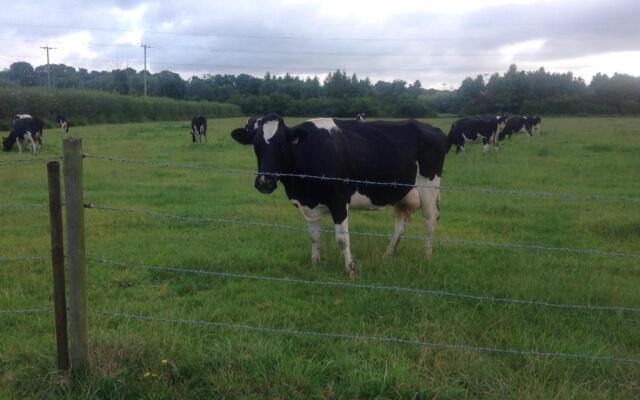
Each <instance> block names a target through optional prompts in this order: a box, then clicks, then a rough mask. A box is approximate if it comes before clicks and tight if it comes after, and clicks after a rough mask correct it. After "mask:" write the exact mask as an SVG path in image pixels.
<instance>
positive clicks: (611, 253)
mask: <svg viewBox="0 0 640 400" xmlns="http://www.w3.org/2000/svg"><path fill="white" fill-rule="evenodd" d="M85 207H86V208H89V209H95V210H103V211H114V212H124V213H138V214H146V215H149V216H153V217H159V218H165V219H173V220H176V221H182V222H200V223H223V224H233V225H249V226H260V227H268V228H277V229H285V230H292V231H300V232H307V231H308V228H307V227H303V226H299V225H288V224H276V223H270V222H260V221H247V220H238V219H233V218H218V217H194V216H179V215H175V214H169V213H164V212H159V211H153V210H143V209H137V208H119V207H107V206H99V205H95V204H90V203H89V204H85ZM320 232H323V233H334V232H335V231H334V230H332V229H324V228H323V229H320ZM349 234H350V235H355V236H369V237H384V238H390V237H391V236H392V234H390V233H383V232H366V231H351V230H350V231H349ZM402 238H405V239H411V240H424V237H423V236H421V235H402ZM434 241H435V242H436V243H443V244H453V245H463V246H475V247H491V248H504V249H523V250H535V251H546V252H561V253H572V254H588V255H593V256H603V257H627V258H640V254H635V253H626V252H620V251H604V250H598V249H589V248H571V247H553V246H543V245H537V244H524V243H493V242H485V241H476V240H465V239H439V238H435V239H434Z"/></svg>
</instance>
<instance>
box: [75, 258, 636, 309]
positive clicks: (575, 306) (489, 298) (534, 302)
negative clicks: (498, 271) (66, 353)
mask: <svg viewBox="0 0 640 400" xmlns="http://www.w3.org/2000/svg"><path fill="white" fill-rule="evenodd" d="M87 259H88V260H89V261H92V262H94V263H98V264H103V265H111V266H116V267H120V268H128V269H140V270H150V271H162V272H174V273H186V274H198V275H208V276H214V277H218V278H234V279H245V280H257V281H269V282H284V283H295V284H303V285H314V286H329V287H337V288H348V289H369V290H380V291H392V292H401V293H402V292H404V293H415V294H425V295H430V296H436V297H455V298H461V299H466V300H475V301H487V302H495V303H508V304H518V305H530V306H540V307H550V308H562V309H585V310H599V311H615V312H621V311H629V312H640V307H625V306H609V305H590V304H562V303H550V302H546V301H541V300H522V299H509V298H501V297H493V296H481V295H472V294H467V293H462V292H452V291H446V290H438V289H421V288H411V287H401V286H388V285H375V284H364V283H362V284H359V283H349V282H337V281H315V280H307V279H299V278H290V277H274V276H263V275H248V274H239V273H233V272H220V271H207V270H200V269H190V268H184V267H165V266H160V265H146V264H127V263H124V262H121V261H113V260H109V259H106V258H103V257H98V258H96V257H88V258H87Z"/></svg>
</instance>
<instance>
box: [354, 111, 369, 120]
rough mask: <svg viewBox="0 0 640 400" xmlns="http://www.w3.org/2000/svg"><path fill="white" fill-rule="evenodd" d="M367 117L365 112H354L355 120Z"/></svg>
mask: <svg viewBox="0 0 640 400" xmlns="http://www.w3.org/2000/svg"><path fill="white" fill-rule="evenodd" d="M365 119H367V115H366V114H365V113H358V114H356V121H364V120H365Z"/></svg>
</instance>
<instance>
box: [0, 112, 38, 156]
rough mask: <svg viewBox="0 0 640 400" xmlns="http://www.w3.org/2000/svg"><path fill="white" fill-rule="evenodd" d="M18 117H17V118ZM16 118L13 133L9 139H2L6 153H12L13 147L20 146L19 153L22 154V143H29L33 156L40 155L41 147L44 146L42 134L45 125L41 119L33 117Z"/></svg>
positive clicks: (12, 127) (12, 128)
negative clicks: (39, 149)
mask: <svg viewBox="0 0 640 400" xmlns="http://www.w3.org/2000/svg"><path fill="white" fill-rule="evenodd" d="M16 117H17V116H16ZM16 117H14V119H13V124H12V126H11V132H10V133H9V136H8V137H6V138H5V137H3V138H2V147H3V149H4V151H11V149H12V148H13V145H14V144H16V145H17V146H18V151H20V153H22V146H21V144H22V143H28V145H29V148H30V149H31V151H32V152H33V154H37V153H38V148H39V145H42V132H43V129H44V124H43V123H42V120H40V119H39V118H34V117H31V116H28V117H26V116H24V115H23V116H21V117H20V118H16Z"/></svg>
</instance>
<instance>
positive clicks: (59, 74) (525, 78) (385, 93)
mask: <svg viewBox="0 0 640 400" xmlns="http://www.w3.org/2000/svg"><path fill="white" fill-rule="evenodd" d="M51 77H52V78H51V79H52V86H54V87H55V88H60V89H63V88H82V89H93V90H102V91H107V92H111V93H117V94H122V95H135V96H139V95H142V93H143V87H144V83H143V79H144V75H143V71H136V70H135V69H133V68H124V69H114V70H111V71H88V70H87V69H85V68H79V69H76V68H74V67H71V66H67V65H64V64H52V65H51ZM47 84H48V71H47V66H46V65H42V66H38V67H35V68H34V67H33V66H32V65H31V64H29V63H27V62H16V63H13V64H12V65H11V66H10V67H9V69H7V70H4V71H0V86H23V87H29V86H46V85H47ZM148 93H149V95H150V96H158V97H169V98H173V99H181V100H196V101H202V100H206V101H216V102H226V103H232V104H236V105H239V106H240V107H241V109H242V111H243V112H244V113H246V114H264V113H266V112H269V111H274V112H277V113H280V114H282V115H291V116H308V115H316V116H338V117H352V116H354V115H355V114H356V113H358V112H365V113H367V114H368V115H370V116H389V117H427V116H433V115H436V114H464V115H477V114H494V113H514V114H525V113H526V114H530V113H539V114H547V115H548V114H584V115H596V114H624V115H638V114H640V77H634V76H631V75H625V74H614V75H613V76H608V75H605V74H597V75H595V76H594V77H593V79H592V81H591V82H590V83H589V84H587V83H586V82H585V81H584V80H583V79H581V78H579V77H575V76H574V75H573V74H572V73H571V72H567V73H551V72H548V71H546V70H545V69H544V68H540V69H538V70H535V71H521V70H518V68H517V66H516V65H511V66H510V67H509V68H508V70H507V71H506V72H505V73H502V74H498V73H496V74H493V75H491V76H490V77H488V79H486V78H485V77H484V76H482V75H478V76H476V77H475V78H473V77H468V78H466V79H464V80H463V81H462V83H461V85H460V87H459V88H458V89H456V90H435V89H425V88H423V87H422V84H421V82H420V81H415V82H406V81H404V80H394V81H392V82H387V81H377V82H375V83H374V82H372V81H371V80H370V79H369V78H364V79H362V78H359V77H358V76H357V75H356V74H352V75H349V74H347V73H346V72H345V71H342V70H337V71H335V72H332V73H330V74H328V76H327V77H326V78H325V79H324V80H323V81H322V82H321V81H320V79H319V78H318V77H313V78H311V77H307V78H301V77H299V76H293V75H290V74H285V75H274V74H271V73H267V74H266V75H265V76H264V77H262V78H258V77H255V76H251V75H248V74H239V75H231V74H206V75H203V76H193V77H192V78H190V79H188V80H184V79H182V77H181V76H180V75H178V74H177V73H175V72H171V71H161V72H158V73H154V74H148Z"/></svg>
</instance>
